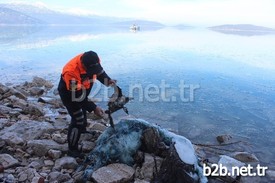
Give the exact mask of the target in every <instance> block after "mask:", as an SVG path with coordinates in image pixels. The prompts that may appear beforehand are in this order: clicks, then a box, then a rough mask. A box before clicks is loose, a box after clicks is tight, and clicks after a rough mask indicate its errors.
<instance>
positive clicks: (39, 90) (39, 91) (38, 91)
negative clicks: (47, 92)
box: [29, 87, 44, 96]
mask: <svg viewBox="0 0 275 183" xmlns="http://www.w3.org/2000/svg"><path fill="white" fill-rule="evenodd" d="M29 93H30V95H31V96H40V95H43V93H44V90H43V89H42V88H40V87H31V88H30V89H29Z"/></svg>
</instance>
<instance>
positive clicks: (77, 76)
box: [62, 53, 96, 91]
mask: <svg viewBox="0 0 275 183" xmlns="http://www.w3.org/2000/svg"><path fill="white" fill-rule="evenodd" d="M82 55H83V53H81V54H79V55H77V56H76V57H74V58H73V59H71V60H70V61H69V62H68V63H67V64H66V65H65V66H64V68H63V71H62V78H63V80H64V81H65V83H66V88H67V90H70V91H74V90H81V89H89V88H91V87H92V84H91V83H92V82H94V81H95V80H96V75H93V76H88V75H87V72H86V70H85V69H84V67H83V65H82V63H81V56H82Z"/></svg>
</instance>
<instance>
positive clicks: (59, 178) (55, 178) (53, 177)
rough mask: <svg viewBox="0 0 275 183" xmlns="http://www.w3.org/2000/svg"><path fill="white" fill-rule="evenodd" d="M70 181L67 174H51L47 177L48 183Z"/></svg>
mask: <svg viewBox="0 0 275 183" xmlns="http://www.w3.org/2000/svg"><path fill="white" fill-rule="evenodd" d="M70 179H71V176H70V175H69V174H63V173H60V172H51V173H50V174H49V176H48V180H49V182H67V181H68V180H70Z"/></svg>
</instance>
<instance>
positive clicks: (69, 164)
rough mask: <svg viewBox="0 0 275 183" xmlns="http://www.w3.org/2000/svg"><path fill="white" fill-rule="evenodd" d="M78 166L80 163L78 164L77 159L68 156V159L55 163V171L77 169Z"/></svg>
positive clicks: (58, 160)
mask: <svg viewBox="0 0 275 183" xmlns="http://www.w3.org/2000/svg"><path fill="white" fill-rule="evenodd" d="M77 166H78V163H77V162H76V160H75V158H73V157H69V156H68V157H63V158H60V159H57V160H56V161H55V165H54V169H55V170H61V169H75V168H76V167H77Z"/></svg>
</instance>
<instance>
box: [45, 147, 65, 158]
mask: <svg viewBox="0 0 275 183" xmlns="http://www.w3.org/2000/svg"><path fill="white" fill-rule="evenodd" d="M61 155H62V152H61V151H59V150H54V149H50V150H49V151H48V156H49V157H51V158H52V159H54V160H55V159H58V158H60V157H61Z"/></svg>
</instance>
